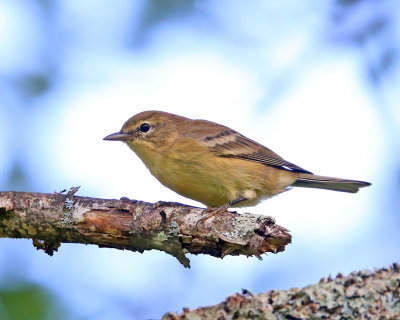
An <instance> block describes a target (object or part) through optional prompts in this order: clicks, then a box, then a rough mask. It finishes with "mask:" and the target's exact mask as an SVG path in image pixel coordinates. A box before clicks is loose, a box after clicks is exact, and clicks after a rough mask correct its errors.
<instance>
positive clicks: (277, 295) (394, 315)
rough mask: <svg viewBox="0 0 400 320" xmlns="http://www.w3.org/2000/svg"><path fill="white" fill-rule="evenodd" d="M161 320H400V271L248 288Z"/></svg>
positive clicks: (362, 273)
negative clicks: (256, 289) (267, 288)
mask: <svg viewBox="0 0 400 320" xmlns="http://www.w3.org/2000/svg"><path fill="white" fill-rule="evenodd" d="M162 319H163V320H184V319H202V320H208V319H210V320H213V319H271V320H273V319H332V320H334V319H337V320H341V319H400V269H399V265H398V264H396V263H394V264H393V266H392V267H391V268H387V269H380V270H377V271H375V272H373V273H371V272H369V271H359V272H353V273H352V274H350V275H349V276H347V277H343V276H342V275H341V274H339V275H338V276H337V277H336V279H331V278H330V277H329V278H328V279H322V280H321V281H320V283H319V284H316V285H311V286H307V287H305V288H300V289H299V288H293V289H290V290H271V291H268V292H266V293H261V294H252V293H251V292H249V291H247V290H243V293H242V294H238V293H236V294H233V295H232V296H230V297H228V298H227V299H226V300H225V301H224V302H222V303H220V304H217V305H215V306H210V307H204V308H198V309H195V310H192V311H191V310H188V309H186V310H184V311H183V312H182V313H181V314H174V313H166V314H165V315H164V316H163V318H162Z"/></svg>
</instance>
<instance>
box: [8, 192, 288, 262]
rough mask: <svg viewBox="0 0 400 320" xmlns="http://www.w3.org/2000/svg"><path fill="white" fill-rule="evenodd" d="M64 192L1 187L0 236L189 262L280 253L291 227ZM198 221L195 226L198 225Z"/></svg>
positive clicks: (53, 247) (51, 246)
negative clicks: (195, 257) (194, 257)
mask: <svg viewBox="0 0 400 320" xmlns="http://www.w3.org/2000/svg"><path fill="white" fill-rule="evenodd" d="M77 190H78V188H71V190H70V191H69V192H68V193H66V194H65V193H54V194H44V193H28V192H0V237H9V238H31V239H34V245H35V246H36V247H37V248H38V249H43V250H45V251H46V252H47V253H49V254H53V252H54V251H57V248H58V246H59V244H60V243H61V242H64V243H84V244H96V245H98V246H99V247H109V248H115V249H127V250H131V251H139V252H143V251H144V250H151V249H157V250H161V251H164V252H167V253H169V254H171V255H173V256H174V257H176V258H177V259H178V260H179V261H180V262H181V263H182V264H183V265H184V266H185V267H189V266H190V264H189V259H188V258H187V257H186V256H185V254H186V253H193V254H199V253H203V254H210V255H212V256H215V257H221V258H222V257H224V256H226V255H240V254H243V255H246V256H256V257H259V258H260V256H261V255H262V254H263V253H265V252H273V253H277V252H281V251H283V250H284V248H285V246H286V245H287V244H288V243H290V242H291V235H290V234H289V231H288V230H287V229H285V228H283V227H281V226H279V225H276V224H275V221H274V220H273V219H272V218H271V217H266V216H260V215H253V214H249V213H245V214H240V215H239V214H236V213H233V212H230V211H225V212H222V213H220V214H218V215H216V216H214V217H212V218H210V219H208V220H206V221H205V222H204V223H197V222H198V221H199V220H200V219H201V218H202V217H204V215H202V213H203V209H201V208H196V207H190V206H186V205H182V204H180V203H173V202H157V203H155V204H152V203H147V202H142V201H136V200H129V199H128V198H121V200H106V199H97V198H87V197H78V196H75V195H74V194H75V192H76V191H77ZM196 223H197V225H196Z"/></svg>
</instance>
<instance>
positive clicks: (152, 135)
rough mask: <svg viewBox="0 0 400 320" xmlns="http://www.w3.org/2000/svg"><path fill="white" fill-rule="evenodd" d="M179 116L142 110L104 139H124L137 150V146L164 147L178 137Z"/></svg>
mask: <svg viewBox="0 0 400 320" xmlns="http://www.w3.org/2000/svg"><path fill="white" fill-rule="evenodd" d="M177 118H179V117H178V116H175V115H173V114H170V113H167V112H162V111H144V112H140V113H138V114H136V115H134V116H133V117H131V118H129V119H128V120H127V121H126V122H125V123H124V125H123V126H122V129H121V130H120V131H118V132H115V133H112V134H110V135H108V136H106V137H105V138H104V140H110V141H123V142H125V143H126V144H127V145H128V146H129V147H131V148H132V149H133V150H135V151H136V150H137V148H150V149H153V150H154V149H158V148H162V147H163V146H164V147H165V146H166V145H167V144H168V142H170V141H171V139H174V138H175V137H176V122H177V121H179V119H177Z"/></svg>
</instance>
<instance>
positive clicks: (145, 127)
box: [139, 122, 150, 132]
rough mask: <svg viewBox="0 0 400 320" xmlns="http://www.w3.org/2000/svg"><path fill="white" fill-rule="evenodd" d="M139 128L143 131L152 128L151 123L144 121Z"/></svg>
mask: <svg viewBox="0 0 400 320" xmlns="http://www.w3.org/2000/svg"><path fill="white" fill-rule="evenodd" d="M139 130H140V131H142V132H147V131H149V130H150V125H149V124H148V123H146V122H145V123H142V124H141V125H140V127H139Z"/></svg>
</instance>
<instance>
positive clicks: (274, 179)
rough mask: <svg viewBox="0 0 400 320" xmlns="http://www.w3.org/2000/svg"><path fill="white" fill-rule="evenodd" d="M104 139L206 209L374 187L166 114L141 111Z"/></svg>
mask: <svg viewBox="0 0 400 320" xmlns="http://www.w3.org/2000/svg"><path fill="white" fill-rule="evenodd" d="M104 140H108V141H122V142H124V143H125V144H127V145H128V146H129V148H130V149H132V150H133V151H134V152H135V153H136V155H137V156H138V157H139V158H140V159H141V160H142V161H143V163H144V164H145V166H146V167H147V168H148V169H149V170H150V172H151V174H152V175H153V176H154V177H156V178H157V179H158V180H159V181H160V182H161V183H162V184H163V185H164V186H166V187H168V188H169V189H171V190H173V191H175V192H176V193H178V194H180V195H182V196H184V197H186V198H189V199H192V200H195V201H198V202H200V203H202V204H204V205H205V206H206V207H207V208H223V209H227V208H230V207H250V206H255V205H257V204H258V203H259V202H261V201H262V200H264V199H267V198H270V197H272V196H275V195H278V194H280V193H282V192H284V191H287V190H289V189H292V187H305V188H317V189H326V190H333V191H341V192H348V193H355V192H357V191H358V190H359V189H360V188H363V187H367V186H369V185H371V183H369V182H365V181H358V180H349V179H341V178H334V177H326V176H320V175H315V174H313V173H312V172H310V171H308V170H305V169H303V168H301V167H299V166H297V165H295V164H293V163H291V162H288V161H286V160H284V159H283V158H282V157H280V156H279V155H278V154H276V153H275V152H273V151H272V150H270V149H268V148H267V147H264V146H263V145H261V144H260V143H258V142H256V141H254V140H251V139H249V138H247V137H245V136H244V135H242V134H240V133H239V132H237V131H235V130H233V129H231V128H229V127H227V126H224V125H221V124H218V123H215V122H211V121H207V120H198V119H189V118H186V117H183V116H179V115H175V114H172V113H167V112H163V111H156V110H150V111H143V112H140V113H138V114H136V115H134V116H132V117H131V118H129V119H128V120H127V121H126V122H125V123H124V125H123V126H122V129H121V130H120V131H118V132H115V133H112V134H110V135H108V136H106V137H105V138H104Z"/></svg>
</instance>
